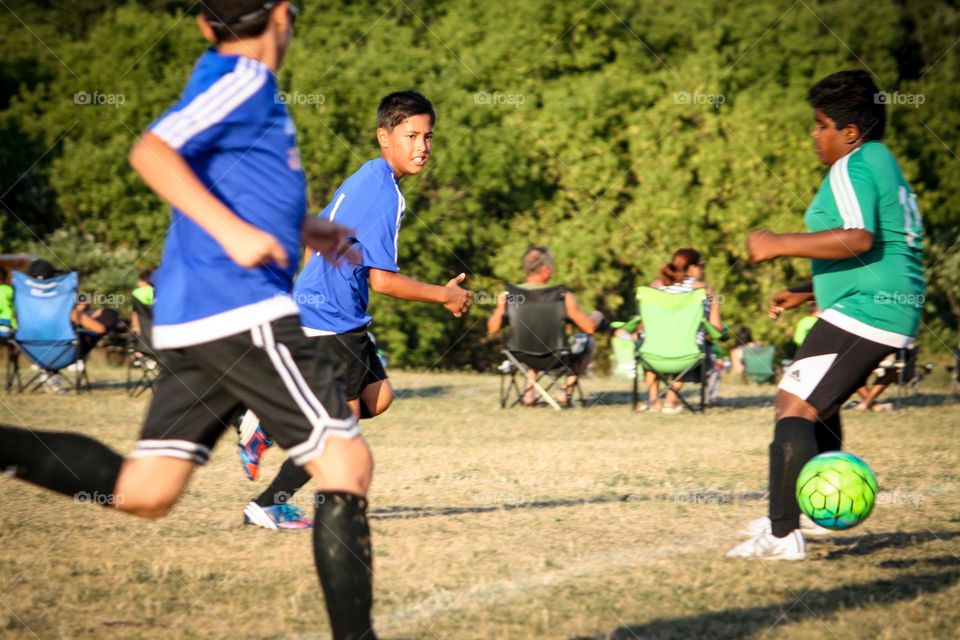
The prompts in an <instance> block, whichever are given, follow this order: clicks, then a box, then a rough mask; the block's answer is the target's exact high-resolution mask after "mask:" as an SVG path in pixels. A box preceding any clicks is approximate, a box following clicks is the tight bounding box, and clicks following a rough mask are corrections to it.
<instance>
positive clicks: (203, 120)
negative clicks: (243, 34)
mask: <svg viewBox="0 0 960 640" xmlns="http://www.w3.org/2000/svg"><path fill="white" fill-rule="evenodd" d="M266 81H267V72H266V70H265V69H264V68H262V67H261V66H260V65H258V64H257V63H256V62H254V61H252V60H248V59H247V58H241V59H240V61H239V62H238V63H237V66H236V68H235V69H234V70H233V71H231V72H230V73H228V74H225V75H224V76H223V77H222V78H220V79H219V80H217V81H216V82H214V83H213V84H212V85H210V87H209V88H207V90H206V91H204V92H203V93H201V94H199V95H198V96H196V97H195V98H194V99H193V100H191V101H190V103H189V104H188V105H186V106H185V107H183V108H182V109H179V110H177V111H174V112H173V113H170V114H169V115H167V116H166V117H165V118H163V119H162V120H160V122H158V123H157V124H155V125H154V126H153V128H152V129H151V132H152V133H153V134H154V135H156V136H158V137H159V138H161V139H162V140H163V141H164V142H166V143H167V144H169V145H170V146H171V147H173V148H174V149H179V148H181V147H182V146H183V145H184V144H186V143H187V141H188V140H190V138H192V137H193V136H195V135H197V134H198V133H200V132H202V131H205V130H207V129H209V128H210V127H212V126H213V125H215V124H217V123H218V122H220V121H221V120H223V119H224V118H226V117H227V116H228V115H229V114H230V113H231V112H232V111H234V110H235V109H236V108H237V107H239V106H240V105H242V104H243V103H244V102H246V101H247V100H249V99H250V97H251V96H252V95H254V94H255V93H256V92H257V91H259V90H260V89H261V88H262V87H263V85H264V83H265V82H266Z"/></svg>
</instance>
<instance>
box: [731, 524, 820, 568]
mask: <svg viewBox="0 0 960 640" xmlns="http://www.w3.org/2000/svg"><path fill="white" fill-rule="evenodd" d="M727 557H728V558H761V559H763V560H804V559H806V557H807V543H806V541H804V539H803V534H802V533H800V529H794V530H793V531H791V532H790V533H788V534H787V535H786V536H784V537H783V538H778V537H776V536H775V535H773V534H772V533H770V532H768V531H764V532H763V533H761V534H760V535H758V536H755V537H753V538H750V539H749V540H747V541H745V542H741V543H740V544H738V545H737V546H735V547H734V548H733V549H730V551H727Z"/></svg>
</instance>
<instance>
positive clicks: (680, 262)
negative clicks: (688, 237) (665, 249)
mask: <svg viewBox="0 0 960 640" xmlns="http://www.w3.org/2000/svg"><path fill="white" fill-rule="evenodd" d="M701 262H702V258H701V257H700V252H699V251H697V250H696V249H691V248H689V247H684V248H683V249H677V252H676V253H674V254H673V258H671V259H670V262H669V263H667V264H665V265H663V266H662V267H661V268H660V281H661V282H663V284H665V285H671V284H677V283H678V282H683V279H684V278H685V277H687V269H689V268H690V267H691V266H693V265H698V264H700V263H701Z"/></svg>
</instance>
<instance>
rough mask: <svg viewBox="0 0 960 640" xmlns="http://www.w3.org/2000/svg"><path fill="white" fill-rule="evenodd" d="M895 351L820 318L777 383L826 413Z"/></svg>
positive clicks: (839, 405) (839, 403) (822, 413)
mask: <svg viewBox="0 0 960 640" xmlns="http://www.w3.org/2000/svg"><path fill="white" fill-rule="evenodd" d="M895 351H897V348H896V347H891V346H888V345H885V344H880V343H879V342H873V341H872V340H867V339H866V338H861V337H860V336H858V335H855V334H852V333H849V332H848V331H844V330H843V329H841V328H840V327H838V326H836V325H834V324H830V323H829V322H827V321H826V320H824V319H822V318H821V319H820V320H819V321H818V322H817V323H816V324H815V325H813V328H812V329H811V330H810V333H809V334H808V335H807V338H806V340H804V341H803V344H802V345H800V347H799V348H798V349H797V354H796V359H795V360H794V361H793V363H792V364H791V365H790V366H789V367H787V369H786V371H784V373H783V378H781V379H780V385H779V386H780V389H783V390H784V391H786V392H788V393H791V394H793V395H795V396H797V397H799V398H802V399H803V400H806V401H807V402H809V403H810V404H811V405H812V406H813V407H814V408H815V409H816V410H817V413H818V414H819V415H821V416H824V415H830V414H831V413H832V412H833V410H834V409H837V408H839V407H841V406H842V405H843V403H844V402H846V401H847V398H849V397H850V396H851V395H853V393H854V392H855V391H856V390H857V389H859V388H860V387H862V386H863V385H864V383H865V382H866V381H867V376H869V375H870V374H871V373H872V372H873V370H874V369H876V368H877V365H878V364H880V362H881V361H882V360H883V359H884V358H886V357H887V356H888V355H890V354H891V353H894V352H895Z"/></svg>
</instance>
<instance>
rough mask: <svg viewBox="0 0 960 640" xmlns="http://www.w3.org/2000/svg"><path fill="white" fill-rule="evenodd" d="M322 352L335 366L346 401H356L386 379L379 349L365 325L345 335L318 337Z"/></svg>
mask: <svg viewBox="0 0 960 640" xmlns="http://www.w3.org/2000/svg"><path fill="white" fill-rule="evenodd" d="M310 339H311V340H315V341H316V344H317V346H318V347H319V348H320V352H321V353H322V354H323V355H324V357H326V359H327V360H329V361H330V363H331V364H332V365H333V371H334V374H335V375H336V376H337V380H339V381H340V385H341V386H342V387H343V393H344V395H345V396H346V397H347V400H356V399H357V398H359V397H360V393H361V392H362V391H363V390H364V389H366V388H367V386H369V385H371V384H373V383H374V382H379V381H381V380H386V379H387V372H386V370H385V369H384V368H383V363H382V362H381V361H380V356H378V355H377V346H376V345H375V344H374V343H373V340H371V339H370V334H369V333H367V327H366V326H363V327H360V328H359V329H354V330H353V331H348V332H346V333H338V334H335V335H329V336H316V337H313V338H310Z"/></svg>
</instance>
